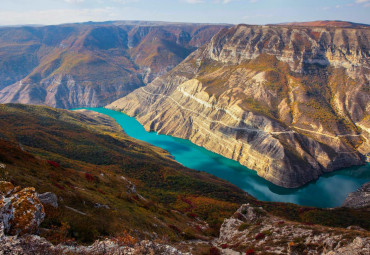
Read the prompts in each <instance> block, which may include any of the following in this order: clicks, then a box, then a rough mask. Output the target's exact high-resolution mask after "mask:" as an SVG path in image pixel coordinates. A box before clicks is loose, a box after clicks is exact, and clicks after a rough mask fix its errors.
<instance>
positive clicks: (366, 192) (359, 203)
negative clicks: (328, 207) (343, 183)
mask: <svg viewBox="0 0 370 255" xmlns="http://www.w3.org/2000/svg"><path fill="white" fill-rule="evenodd" d="M342 206H343V207H351V208H363V207H369V206H370V182H367V183H365V184H364V185H362V186H361V188H359V189H358V190H357V191H355V192H352V193H349V194H348V196H347V198H346V200H344V202H343V205H342Z"/></svg>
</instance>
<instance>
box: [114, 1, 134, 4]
mask: <svg viewBox="0 0 370 255" xmlns="http://www.w3.org/2000/svg"><path fill="white" fill-rule="evenodd" d="M113 2H115V3H119V4H128V3H136V2H139V0H113Z"/></svg>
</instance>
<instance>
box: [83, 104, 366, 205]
mask: <svg viewBox="0 0 370 255" xmlns="http://www.w3.org/2000/svg"><path fill="white" fill-rule="evenodd" d="M83 109H86V110H91V111H95V112H99V113H102V114H105V115H108V116H110V117H112V118H113V119H115V120H116V121H117V123H118V124H119V125H121V127H122V128H123V130H124V131H125V132H126V133H127V135H129V136H131V137H133V138H136V139H138V140H142V141H145V142H148V143H150V144H152V145H155V146H158V147H161V148H163V149H165V150H167V151H168V152H169V153H171V155H173V156H174V157H175V159H176V161H178V162H179V163H181V164H183V165H184V166H186V167H188V168H192V169H197V170H200V171H205V172H208V173H210V174H213V175H215V176H217V177H219V178H222V179H224V180H227V181H229V182H231V183H233V184H234V185H236V186H238V187H239V188H241V189H243V190H244V191H246V192H248V193H249V194H251V195H252V196H254V197H256V198H257V199H259V200H263V201H279V202H290V203H295V204H299V205H308V206H315V207H323V208H327V207H336V206H340V205H341V204H342V203H343V201H344V199H345V198H346V196H347V195H348V193H350V192H353V191H355V190H356V189H358V188H359V187H360V186H361V185H362V184H364V183H365V182H369V181H370V164H367V165H365V166H358V167H350V168H346V169H343V170H338V171H335V172H333V173H329V174H325V175H323V176H321V177H320V178H319V179H318V180H316V181H314V182H311V183H309V184H307V185H305V186H303V187H301V188H297V189H286V188H281V187H279V186H276V185H274V184H272V183H270V182H268V181H266V180H265V179H263V178H261V177H259V176H258V175H257V173H256V172H255V171H253V170H250V169H248V168H247V167H244V166H242V165H240V164H239V163H238V162H236V161H233V160H230V159H227V158H225V157H223V156H221V155H218V154H216V153H213V152H210V151H208V150H206V149H204V148H202V147H199V146H197V145H195V144H193V143H191V142H190V141H188V140H184V139H179V138H175V137H172V136H168V135H161V134H157V133H155V132H147V131H145V129H144V128H143V126H142V125H141V124H140V123H139V122H138V121H137V120H136V119H135V118H133V117H129V116H127V115H125V114H123V113H120V112H116V111H112V110H108V109H105V108H83Z"/></svg>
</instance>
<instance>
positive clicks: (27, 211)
mask: <svg viewBox="0 0 370 255" xmlns="http://www.w3.org/2000/svg"><path fill="white" fill-rule="evenodd" d="M44 217H45V212H44V207H43V206H42V204H41V202H40V200H39V199H38V197H37V193H36V191H35V189H34V188H24V189H21V188H20V187H14V186H13V184H11V183H10V182H3V181H1V182H0V223H2V225H3V229H4V232H5V233H6V234H10V235H18V234H32V233H37V231H38V226H39V225H40V224H41V222H42V221H43V220H44Z"/></svg>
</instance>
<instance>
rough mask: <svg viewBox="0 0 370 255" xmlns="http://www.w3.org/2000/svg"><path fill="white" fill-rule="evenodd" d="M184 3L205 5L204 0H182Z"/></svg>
mask: <svg viewBox="0 0 370 255" xmlns="http://www.w3.org/2000/svg"><path fill="white" fill-rule="evenodd" d="M182 2H185V3H188V4H201V3H204V1H203V0H182Z"/></svg>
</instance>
